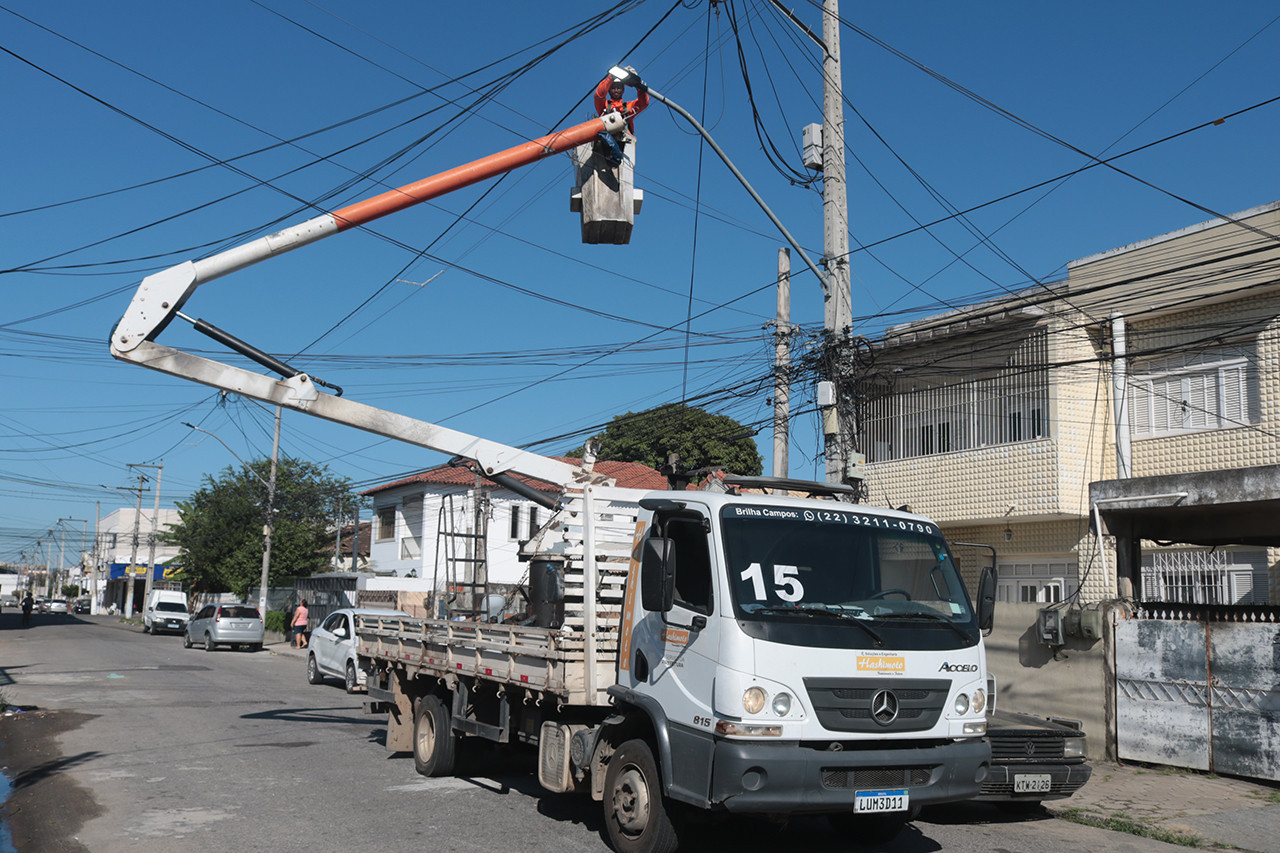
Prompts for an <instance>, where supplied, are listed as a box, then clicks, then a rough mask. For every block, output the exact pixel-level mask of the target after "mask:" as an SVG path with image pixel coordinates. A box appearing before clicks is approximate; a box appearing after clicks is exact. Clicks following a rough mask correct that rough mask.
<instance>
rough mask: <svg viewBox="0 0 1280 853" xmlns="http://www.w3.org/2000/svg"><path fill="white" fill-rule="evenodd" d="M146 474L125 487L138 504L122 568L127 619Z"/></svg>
mask: <svg viewBox="0 0 1280 853" xmlns="http://www.w3.org/2000/svg"><path fill="white" fill-rule="evenodd" d="M146 479H147V475H146V474H139V475H138V486H137V488H136V489H127V491H136V492H137V493H138V506H137V508H136V509H134V511H133V550H132V551H130V552H129V565H128V566H127V567H126V568H125V570H124V576H125V587H126V589H125V598H124V617H125V618H126V619H128V618H129V617H131V616H133V587H134V578H133V570H134V567H135V566H137V565H138V522H139V521H141V520H142V493H143V492H145V491H146V489H144V488H143V487H142V484H143V483H144V482H146Z"/></svg>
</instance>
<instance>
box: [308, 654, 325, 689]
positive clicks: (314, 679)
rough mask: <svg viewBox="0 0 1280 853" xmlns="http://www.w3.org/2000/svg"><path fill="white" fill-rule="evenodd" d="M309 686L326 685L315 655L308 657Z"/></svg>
mask: <svg viewBox="0 0 1280 853" xmlns="http://www.w3.org/2000/svg"><path fill="white" fill-rule="evenodd" d="M307 684H324V675H323V674H322V673H321V672H320V666H319V665H318V664H317V663H316V656H315V655H307Z"/></svg>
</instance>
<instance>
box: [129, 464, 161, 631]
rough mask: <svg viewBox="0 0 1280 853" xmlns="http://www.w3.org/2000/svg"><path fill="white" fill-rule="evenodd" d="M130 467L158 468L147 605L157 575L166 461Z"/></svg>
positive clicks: (144, 595) (144, 591) (144, 592)
mask: <svg viewBox="0 0 1280 853" xmlns="http://www.w3.org/2000/svg"><path fill="white" fill-rule="evenodd" d="M129 467H130V468H155V469H156V506H155V511H154V512H153V513H152V514H151V544H150V547H149V548H148V550H147V582H146V583H145V584H144V585H143V587H142V606H143V607H146V606H147V602H148V601H149V600H150V599H151V587H152V586H153V584H154V582H155V576H156V537H157V536H158V535H159V534H160V478H161V477H162V476H164V463H163V462H161V463H160V464H159V465H144V464H142V463H138V464H132V465H130V466H129ZM139 506H141V504H139ZM135 536H136V534H135Z"/></svg>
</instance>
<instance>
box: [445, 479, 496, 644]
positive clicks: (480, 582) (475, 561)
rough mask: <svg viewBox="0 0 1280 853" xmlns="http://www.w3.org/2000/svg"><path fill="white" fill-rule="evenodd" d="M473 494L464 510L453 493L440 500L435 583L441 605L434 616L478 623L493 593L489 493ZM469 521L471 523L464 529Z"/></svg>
mask: <svg viewBox="0 0 1280 853" xmlns="http://www.w3.org/2000/svg"><path fill="white" fill-rule="evenodd" d="M470 495H471V496H472V500H471V501H470V502H469V504H470V505H469V506H468V505H466V502H465V501H464V506H463V508H462V510H461V511H459V509H458V507H457V506H456V505H455V503H454V500H453V499H454V495H452V494H447V495H444V496H443V498H442V499H441V501H440V513H439V516H438V518H437V521H436V564H435V578H434V580H433V582H432V586H433V587H434V589H435V595H436V596H437V602H438V603H436V604H435V605H434V607H433V608H432V615H433V616H438V617H440V618H443V619H462V620H470V621H475V620H476V618H477V617H479V616H480V615H481V614H483V613H484V612H485V609H484V606H485V600H486V599H487V597H488V594H489V563H488V554H489V542H488V540H489V493H488V491H487V490H486V489H482V488H475V489H473V490H472V491H471V492H470ZM463 497H464V498H465V497H466V496H465V495H464V496H463ZM467 519H469V523H468V524H466V525H465V526H464V527H465V529H461V530H460V529H459V526H460V525H462V522H463V521H464V520H467ZM442 570H443V577H441V573H442Z"/></svg>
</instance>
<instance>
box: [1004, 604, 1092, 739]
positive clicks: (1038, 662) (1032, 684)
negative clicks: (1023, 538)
mask: <svg viewBox="0 0 1280 853" xmlns="http://www.w3.org/2000/svg"><path fill="white" fill-rule="evenodd" d="M1041 607H1044V605H1043V604H1021V603H1006V602H1001V603H999V604H997V605H996V624H995V629H994V630H993V631H992V632H991V635H990V636H988V637H987V638H986V641H985V642H986V646H987V669H988V670H989V671H990V672H991V673H992V674H993V675H995V677H996V707H997V708H999V709H1002V710H1005V711H1015V712H1017V713H1022V714H1035V715H1037V716H1041V717H1047V716H1054V717H1066V718H1068V719H1072V720H1080V721H1081V722H1082V723H1084V731H1085V734H1086V735H1088V736H1089V753H1090V755H1093V756H1095V757H1101V756H1102V755H1103V754H1104V750H1105V749H1106V743H1107V741H1108V740H1109V739H1110V738H1109V737H1108V734H1107V732H1108V729H1109V724H1108V722H1107V718H1108V713H1107V692H1108V691H1107V684H1108V681H1109V680H1110V679H1111V675H1110V665H1109V660H1110V657H1111V656H1110V653H1109V651H1108V649H1107V645H1106V643H1105V642H1104V641H1102V640H1098V641H1096V642H1088V641H1084V640H1078V639H1071V640H1069V641H1068V645H1067V646H1066V647H1065V648H1063V649H1060V650H1058V652H1057V654H1056V655H1055V653H1054V650H1053V649H1051V648H1049V647H1048V646H1044V645H1041V644H1040V641H1039V639H1038V638H1037V636H1036V614H1037V613H1038V612H1039V610H1040V608H1041ZM1109 633H1110V632H1108V634H1109Z"/></svg>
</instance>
